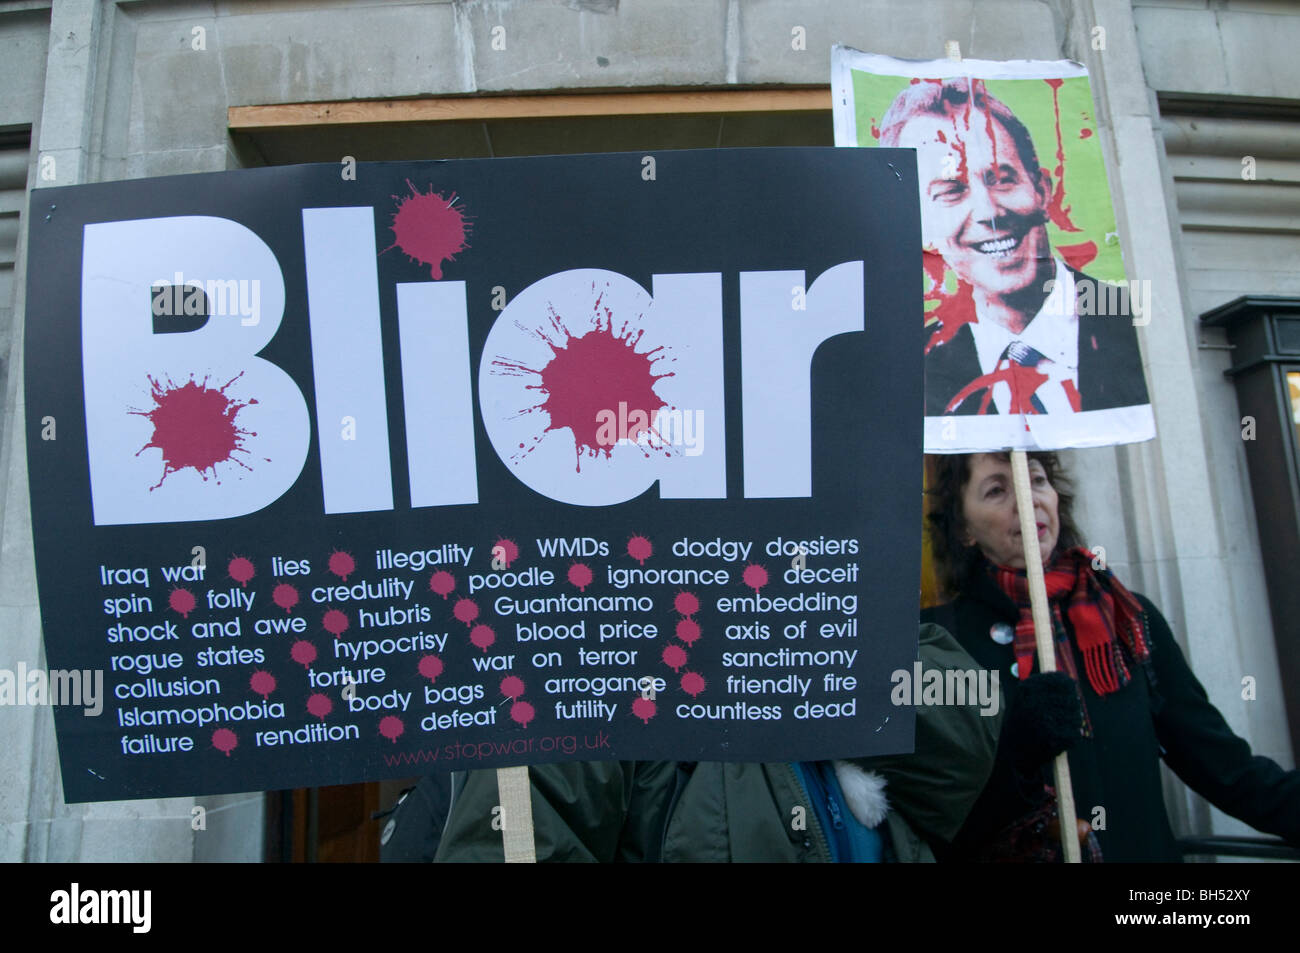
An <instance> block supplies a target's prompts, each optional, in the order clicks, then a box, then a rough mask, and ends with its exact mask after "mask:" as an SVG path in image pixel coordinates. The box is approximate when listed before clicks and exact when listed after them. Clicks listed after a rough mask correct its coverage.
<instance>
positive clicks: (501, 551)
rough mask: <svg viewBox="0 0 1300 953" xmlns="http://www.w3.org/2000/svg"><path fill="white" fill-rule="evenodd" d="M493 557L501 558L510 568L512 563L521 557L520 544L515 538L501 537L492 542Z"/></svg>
mask: <svg viewBox="0 0 1300 953" xmlns="http://www.w3.org/2000/svg"><path fill="white" fill-rule="evenodd" d="M492 558H493V559H497V558H500V560H501V561H502V562H503V563H505V564H506V568H507V569H509V568H510V564H511V563H513V562H514V561H515V560H516V559H518V558H519V546H518V545H517V544H516V543H515V541H514V540H513V539H500V538H499V539H497V541H496V542H495V543H493V544H492Z"/></svg>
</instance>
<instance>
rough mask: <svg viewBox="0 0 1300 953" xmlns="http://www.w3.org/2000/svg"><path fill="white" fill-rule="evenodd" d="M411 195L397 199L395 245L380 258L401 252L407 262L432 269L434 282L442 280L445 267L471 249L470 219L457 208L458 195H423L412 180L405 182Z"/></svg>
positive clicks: (389, 247) (437, 193) (428, 193)
mask: <svg viewBox="0 0 1300 953" xmlns="http://www.w3.org/2000/svg"><path fill="white" fill-rule="evenodd" d="M406 184H407V186H408V187H409V188H410V190H411V194H410V195H407V196H398V195H394V196H393V199H394V200H395V201H396V202H397V203H398V205H397V211H396V212H394V213H393V222H392V225H391V226H390V227H391V228H392V230H393V244H391V245H389V246H388V248H385V249H384V251H381V252H380V253H379V254H381V255H382V254H383V253H384V252H386V251H390V250H391V249H393V248H399V249H401V251H402V252H403V254H405V255H406V256H407V257H408V258H410V259H412V260H413V261H418V262H420V263H421V264H422V265H428V266H429V274H430V275H432V276H433V280H434V281H440V280H441V279H442V263H443V262H444V261H455V260H456V256H457V255H458V254H460V253H461V252H462V251H464V250H465V249H466V248H468V247H469V246H468V245H467V244H466V242H465V239H466V238H467V237H468V235H469V222H470V220H469V218H468V217H467V216H466V215H465V213H464V212H463V211H461V210H460V209H458V208H456V194H455V193H454V192H453V193H452V195H451V197H450V198H448V197H447V196H445V195H443V194H442V193H441V192H435V191H433V186H432V185H430V186H429V191H428V192H421V191H420V190H419V189H417V188H416V187H415V186H414V185H413V184H412V183H411V180H410V179H407V180H406Z"/></svg>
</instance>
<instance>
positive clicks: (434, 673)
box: [419, 655, 442, 682]
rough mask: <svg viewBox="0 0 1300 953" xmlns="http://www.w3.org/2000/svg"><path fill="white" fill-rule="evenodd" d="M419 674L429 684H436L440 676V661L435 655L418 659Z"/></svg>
mask: <svg viewBox="0 0 1300 953" xmlns="http://www.w3.org/2000/svg"><path fill="white" fill-rule="evenodd" d="M419 669H420V674H421V675H423V676H424V677H425V678H427V679H428V680H429V681H431V682H436V681H437V680H438V676H439V675H441V674H442V659H440V658H438V656H436V655H426V656H425V657H424V658H422V659H420V666H419Z"/></svg>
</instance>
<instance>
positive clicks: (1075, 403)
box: [1061, 378, 1083, 414]
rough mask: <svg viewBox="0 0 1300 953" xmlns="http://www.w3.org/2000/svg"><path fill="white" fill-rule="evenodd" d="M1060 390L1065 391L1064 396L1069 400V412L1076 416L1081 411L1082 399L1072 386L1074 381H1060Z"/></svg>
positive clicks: (1067, 379) (1076, 389) (1077, 390)
mask: <svg viewBox="0 0 1300 953" xmlns="http://www.w3.org/2000/svg"><path fill="white" fill-rule="evenodd" d="M1061 389H1062V390H1064V391H1065V396H1066V397H1067V398H1069V401H1070V409H1071V410H1073V411H1074V412H1075V413H1076V414H1077V413H1079V412H1080V411H1081V410H1083V397H1082V396H1081V395H1080V394H1079V389H1078V388H1077V387H1075V386H1074V381H1072V380H1070V379H1069V378H1066V379H1065V380H1063V381H1061Z"/></svg>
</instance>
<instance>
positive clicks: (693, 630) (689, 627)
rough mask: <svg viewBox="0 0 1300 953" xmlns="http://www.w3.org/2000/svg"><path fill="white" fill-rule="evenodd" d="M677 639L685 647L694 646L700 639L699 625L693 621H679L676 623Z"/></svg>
mask: <svg viewBox="0 0 1300 953" xmlns="http://www.w3.org/2000/svg"><path fill="white" fill-rule="evenodd" d="M677 638H679V639H681V640H682V641H683V642H685V643H686V644H687V645H694V644H695V643H696V642H697V641H699V638H700V624H699V623H698V622H696V621H695V620H694V619H680V620H678V622H677Z"/></svg>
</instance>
